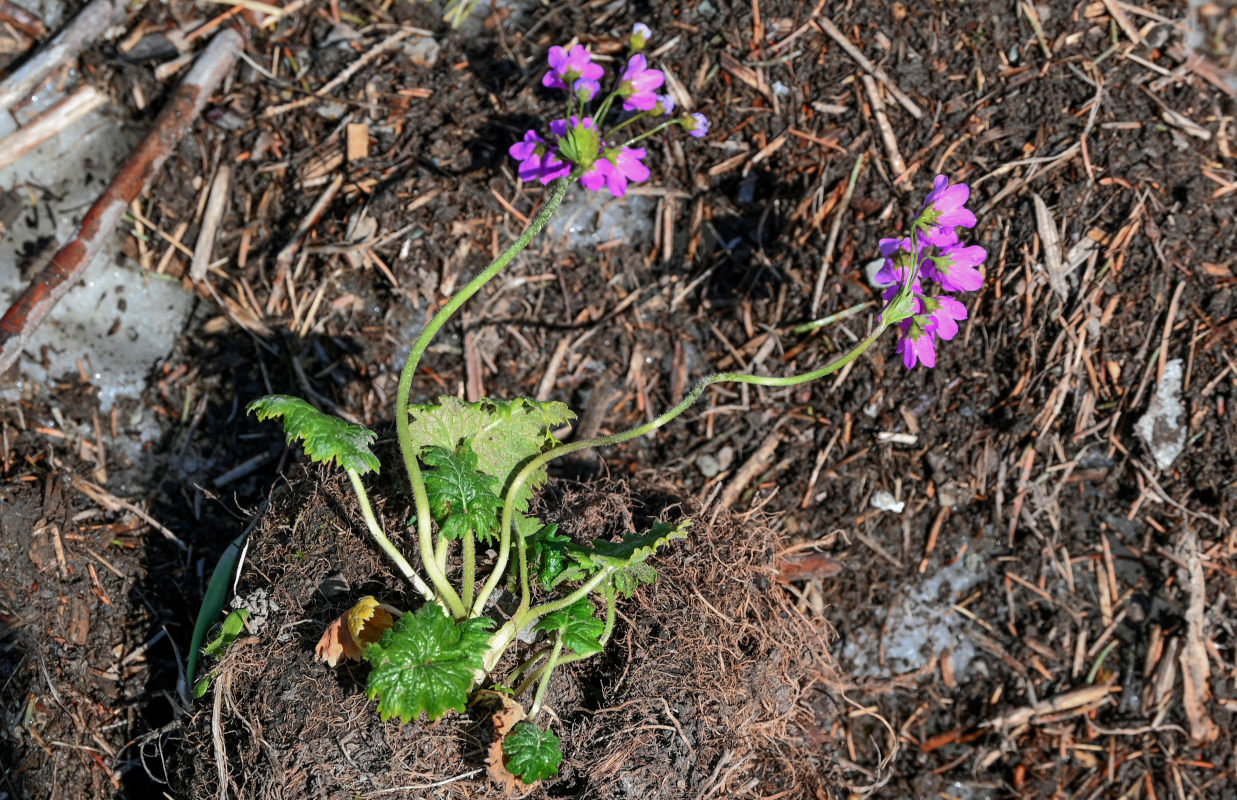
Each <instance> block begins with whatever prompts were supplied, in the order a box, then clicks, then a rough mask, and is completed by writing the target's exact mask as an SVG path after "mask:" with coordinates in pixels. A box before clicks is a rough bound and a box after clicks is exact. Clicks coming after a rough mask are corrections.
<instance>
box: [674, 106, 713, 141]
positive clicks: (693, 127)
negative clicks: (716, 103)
mask: <svg viewBox="0 0 1237 800" xmlns="http://www.w3.org/2000/svg"><path fill="white" fill-rule="evenodd" d="M679 124H680V125H682V126H683V130H685V131H687V133H688V134H689V135H690V136H694V137H695V138H697V139H699V138H701V137H703V136H704V135H705V134H707V133H708V132H709V120H708V119H707V118H706V117H705V116H704V114H701V113H700V112H696V113H695V114H691V115H689V116H686V117H680V118H679Z"/></svg>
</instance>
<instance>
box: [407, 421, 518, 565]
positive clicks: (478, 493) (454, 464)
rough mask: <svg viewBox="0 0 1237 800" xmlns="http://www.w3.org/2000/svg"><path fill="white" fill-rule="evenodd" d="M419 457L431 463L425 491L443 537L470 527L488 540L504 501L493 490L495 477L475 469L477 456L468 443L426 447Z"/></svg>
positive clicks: (463, 532) (455, 535)
mask: <svg viewBox="0 0 1237 800" xmlns="http://www.w3.org/2000/svg"><path fill="white" fill-rule="evenodd" d="M421 460H422V461H424V462H425V463H426V464H427V465H429V466H431V467H433V469H432V470H428V471H427V472H426V473H425V491H426V492H428V493H429V499H430V509H431V510H432V511H433V512H434V519H436V520H438V525H439V527H440V529H441V532H442V536H443V538H444V539H459V538H461V537H463V536H466V535H467V534H468V532H469V531H470V530H471V531H474V532H475V533H476V534H477V538H478V539H480V540H481V541H483V542H488V541H490V540H491V539H492V538H493V537H494V530H495V529H496V528H497V527H498V510H499V509H500V508H502V507H503V501H502V500H501V499H499V497H498V495H496V494H494V489H496V488H497V486H498V481H496V480H495V479H494V478H492V477H490V476H489V475H485V474H483V473H481V472H478V471H477V456H476V454H475V453H473V451H472V449H471V448H470V447H469V446H468V443H467V442H464V443H463V444H461V445H460V446H459V449H457V450H456V451H455V452H451V451H449V450H444V449H442V448H441V447H430V448H427V449H426V450H425V451H424V452H423V453H422V454H421Z"/></svg>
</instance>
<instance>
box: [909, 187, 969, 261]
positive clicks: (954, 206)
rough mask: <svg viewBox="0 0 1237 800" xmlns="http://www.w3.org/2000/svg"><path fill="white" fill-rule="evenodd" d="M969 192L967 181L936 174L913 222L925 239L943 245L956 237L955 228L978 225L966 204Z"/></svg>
mask: <svg viewBox="0 0 1237 800" xmlns="http://www.w3.org/2000/svg"><path fill="white" fill-rule="evenodd" d="M970 196H971V187H970V186H967V185H966V184H965V183H955V184H951V183H950V182H949V178H947V177H946V176H944V175H937V176H936V180H935V181H933V184H932V191H930V192H928V196H927V198H925V199H924V202H923V210H921V211H920V212H919V216H918V217H917V218H916V219H915V223H914V224H915V227H917V228H918V229H919V230H920V231H922V232H923V234H924V240H925V242H927V243H928V244H930V245H937V246H941V247H943V246H945V245H947V244H953V243H954V242H956V241H957V238H956V236H957V234H956V233H955V232H954V231H953V230H952V229H953V228H955V227H959V226H960V227H963V228H973V227H975V215H974V214H973V213H972V212H971V210H970V209H968V208H967V207H966V206H965V203H966V201H967V199H968V198H970ZM951 239H952V241H950V240H951Z"/></svg>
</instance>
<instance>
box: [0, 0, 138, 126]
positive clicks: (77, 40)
mask: <svg viewBox="0 0 1237 800" xmlns="http://www.w3.org/2000/svg"><path fill="white" fill-rule="evenodd" d="M124 13H125V2H124V0H92V2H91V3H90V4H89V5H87V6H86V7H85V8H83V9H82V10H81V12H80V13H79V14H78V15H77V16H76V17H74V18H73V21H72V22H70V23H69V25H68V27H66V28H65V29H64V30H63V31H61V32H60V33H59V34H58V35H57V36H56V38H54V39H52V40H51V41H50V42H48V43H47V45H46V46H44V47H42V48H40V49H39V51H38V52H37V53H35V54H34V55H33V56H31V57H30V59H29V60H28V61H27V62H26V63H25V64H23V65H22V66H21V67H20V68H18V69H17V70H16V71H15V72H14V73H13V74H12V75H9V77H8V78H6V79H5V80H4V82H3V83H0V111H4V110H6V109H8V108H11V107H12V106H13V105H14V104H15V103H19V102H21V101H22V100H24V99H25V98H26V97H27V95H29V94H30V92H31V91H33V90H34V88H35V87H36V86H38V85H39V82H40V81H42V80H43V79H44V78H46V77H47V76H48V75H50V74H51V73H52V71H53V70H56V69H58V68H60V67H62V66H64V65H65V64H68V63H69V62H70V61H72V60H73V59H75V58H77V54H78V53H80V52H82V50H83V49H84V48H85V47H86V46H87V45H89V44H90V43H91V42H93V41H94V40H95V38H96V37H98V36H100V35H102V33H103V31H105V30H107V29H108V28H109V27H110V26H111V25H113V24H114V23H116V22H117V21H119V20H120V19H121V18H122V17H123V16H124Z"/></svg>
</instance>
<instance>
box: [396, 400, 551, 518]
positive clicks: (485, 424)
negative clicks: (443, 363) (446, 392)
mask: <svg viewBox="0 0 1237 800" xmlns="http://www.w3.org/2000/svg"><path fill="white" fill-rule="evenodd" d="M408 413H409V414H410V415H411V416H412V421H411V423H410V424H409V431H410V434H411V436H412V443H413V445H415V446H416V447H417V448H426V447H441V448H442V449H444V450H447V451H454V450H455V449H456V448H457V447H459V446H460V444H461V443H463V442H468V443H469V445H470V446H471V447H472V450H473V452H474V453H476V454H477V468H478V469H479V470H480V471H481V472H484V473H485V474H487V475H490V476H491V477H494V478H497V479H498V481H499V484H500V486H501V487H502V492H501V494H503V495H505V494H506V490H507V487H508V486H510V484H511V481H512V479H513V478H514V477H515V473H516V471H517V468H518V467H520V466H521V465H522V464H524V463H526V462H527V461H528V460H529V459H530V458H532V457H534V456H536V455H539V454H540V453H542V452H544V451H546V450H548V449H550V448H552V447H554V446H555V445H556V444H557V442H556V441H555V439H554V437H553V436H552V435H550V431H551V430H553V429H554V428H557V427H559V426H561V425H563V424H565V423H567V422H568V421H570V420H572V419H574V418H575V414H573V413H572V412H571V409H569V408H567V406H566V405H564V404H562V403H542V402H538V401H536V400H531V399H529V398H527V397H517V398H515V399H514V400H491V399H489V398H486V399H483V400H480V401H478V402H476V403H466V402H464V401H463V400H460V399H459V398H458V397H440V398H439V399H438V402H437V403H429V404H419V405H410V406H409V407H408ZM545 481H546V473H545V470H544V469H539V470H537V472H536V473H535V474H534V475H532V476H531V477H530V478H529V480H528V482H527V483H525V484H524V486H523V487H521V489H520V491H519V492H518V493H517V494H516V504H515V507H516V509H517V510H519V511H527V510H528V502H529V500H530V499H532V496H533V492H534V491H535V490H537V489H538V488H540V487H541V486H542V485H543V484H544V483H545Z"/></svg>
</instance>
